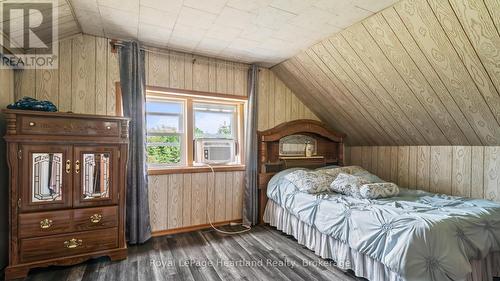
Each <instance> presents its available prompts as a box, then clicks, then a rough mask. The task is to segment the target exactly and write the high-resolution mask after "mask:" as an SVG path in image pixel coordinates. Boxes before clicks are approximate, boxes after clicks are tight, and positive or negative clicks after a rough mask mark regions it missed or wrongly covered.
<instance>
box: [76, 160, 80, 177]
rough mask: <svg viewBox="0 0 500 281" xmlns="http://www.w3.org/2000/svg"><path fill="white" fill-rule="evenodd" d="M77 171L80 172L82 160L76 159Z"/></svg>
mask: <svg viewBox="0 0 500 281" xmlns="http://www.w3.org/2000/svg"><path fill="white" fill-rule="evenodd" d="M75 173H77V174H78V173H80V160H76V161H75Z"/></svg>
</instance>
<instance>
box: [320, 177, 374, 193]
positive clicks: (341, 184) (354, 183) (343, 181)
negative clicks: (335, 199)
mask: <svg viewBox="0 0 500 281" xmlns="http://www.w3.org/2000/svg"><path fill="white" fill-rule="evenodd" d="M369 183H371V182H370V181H367V180H366V179H364V178H362V177H357V176H353V175H349V174H346V173H340V174H338V176H337V177H336V178H335V180H334V181H333V182H332V184H330V189H331V190H333V191H335V192H337V193H341V194H344V195H348V196H353V197H357V198H360V195H359V189H360V188H361V186H363V185H365V184H369Z"/></svg>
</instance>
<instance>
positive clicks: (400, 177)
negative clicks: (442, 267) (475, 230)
mask: <svg viewBox="0 0 500 281" xmlns="http://www.w3.org/2000/svg"><path fill="white" fill-rule="evenodd" d="M346 158H347V159H346V161H347V162H348V164H349V165H358V166H361V167H363V168H365V169H367V170H368V171H370V172H372V173H374V174H376V175H378V176H380V177H381V178H382V179H384V180H387V181H391V182H394V183H397V184H398V185H400V186H402V187H407V188H411V189H421V190H426V191H431V192H435V193H444V194H450V195H457V196H464V197H473V198H484V199H489V200H495V201H500V147H498V146H351V147H349V148H348V149H347V150H346Z"/></svg>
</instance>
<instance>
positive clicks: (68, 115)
mask: <svg viewBox="0 0 500 281" xmlns="http://www.w3.org/2000/svg"><path fill="white" fill-rule="evenodd" d="M2 112H3V113H4V114H16V115H32V116H46V117H62V118H92V119H107V120H109V119H113V120H130V118H127V117H121V116H110V115H94V114H79V113H73V112H47V111H36V110H18V109H2Z"/></svg>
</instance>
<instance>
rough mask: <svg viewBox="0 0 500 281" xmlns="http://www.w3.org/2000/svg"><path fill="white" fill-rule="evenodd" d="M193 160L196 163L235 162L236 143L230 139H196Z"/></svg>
mask: <svg viewBox="0 0 500 281" xmlns="http://www.w3.org/2000/svg"><path fill="white" fill-rule="evenodd" d="M195 142H196V143H195V159H196V162H198V163H208V164H227V163H233V162H235V160H236V142H235V141H234V140H230V139H196V140H195Z"/></svg>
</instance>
